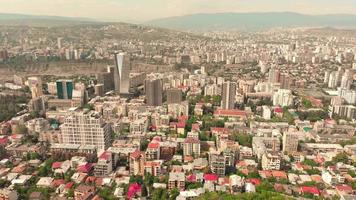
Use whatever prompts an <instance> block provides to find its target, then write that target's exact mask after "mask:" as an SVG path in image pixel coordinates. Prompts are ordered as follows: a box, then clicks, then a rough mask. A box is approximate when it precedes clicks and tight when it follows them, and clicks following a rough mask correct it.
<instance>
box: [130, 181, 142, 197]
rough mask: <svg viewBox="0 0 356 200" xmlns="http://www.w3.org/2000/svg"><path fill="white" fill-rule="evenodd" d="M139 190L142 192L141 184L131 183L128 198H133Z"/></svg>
mask: <svg viewBox="0 0 356 200" xmlns="http://www.w3.org/2000/svg"><path fill="white" fill-rule="evenodd" d="M138 192H141V185H139V184H138V183H133V184H131V185H130V186H129V189H128V190H127V198H128V199H132V198H133V197H134V196H135V194H136V193H138Z"/></svg>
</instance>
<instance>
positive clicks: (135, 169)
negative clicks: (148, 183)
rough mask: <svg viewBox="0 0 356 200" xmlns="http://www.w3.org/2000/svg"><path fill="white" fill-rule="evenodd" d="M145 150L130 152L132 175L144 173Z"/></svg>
mask: <svg viewBox="0 0 356 200" xmlns="http://www.w3.org/2000/svg"><path fill="white" fill-rule="evenodd" d="M145 161H146V158H145V152H142V151H135V152H133V153H131V154H130V159H129V163H130V174H131V175H141V176H143V175H144V170H145Z"/></svg>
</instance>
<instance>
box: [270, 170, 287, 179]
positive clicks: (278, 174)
mask: <svg viewBox="0 0 356 200" xmlns="http://www.w3.org/2000/svg"><path fill="white" fill-rule="evenodd" d="M272 176H273V177H276V178H287V174H286V173H285V172H284V171H275V170H273V171H272Z"/></svg>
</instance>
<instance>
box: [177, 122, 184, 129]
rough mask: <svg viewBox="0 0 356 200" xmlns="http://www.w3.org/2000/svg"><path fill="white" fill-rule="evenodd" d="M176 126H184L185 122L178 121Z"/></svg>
mask: <svg viewBox="0 0 356 200" xmlns="http://www.w3.org/2000/svg"><path fill="white" fill-rule="evenodd" d="M177 128H185V122H178V124H177Z"/></svg>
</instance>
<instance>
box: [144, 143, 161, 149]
mask: <svg viewBox="0 0 356 200" xmlns="http://www.w3.org/2000/svg"><path fill="white" fill-rule="evenodd" d="M147 148H150V149H158V148H159V143H152V142H150V143H149V144H148V146H147Z"/></svg>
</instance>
